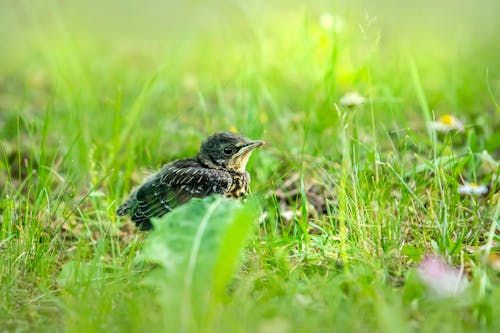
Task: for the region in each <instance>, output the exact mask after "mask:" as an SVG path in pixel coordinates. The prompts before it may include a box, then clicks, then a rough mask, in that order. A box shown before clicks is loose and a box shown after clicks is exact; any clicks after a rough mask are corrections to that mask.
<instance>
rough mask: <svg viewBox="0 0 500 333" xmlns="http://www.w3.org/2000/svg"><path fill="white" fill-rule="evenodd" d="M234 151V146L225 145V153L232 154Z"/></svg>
mask: <svg viewBox="0 0 500 333" xmlns="http://www.w3.org/2000/svg"><path fill="white" fill-rule="evenodd" d="M232 153H233V148H231V147H224V154H226V155H231V154H232Z"/></svg>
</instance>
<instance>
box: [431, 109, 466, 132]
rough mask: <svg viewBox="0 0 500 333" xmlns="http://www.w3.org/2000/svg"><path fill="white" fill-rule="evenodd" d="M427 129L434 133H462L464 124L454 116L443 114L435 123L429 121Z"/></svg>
mask: <svg viewBox="0 0 500 333" xmlns="http://www.w3.org/2000/svg"><path fill="white" fill-rule="evenodd" d="M429 127H430V128H431V129H433V130H435V131H438V132H443V133H448V132H450V131H458V132H463V131H464V124H463V123H462V122H461V121H460V120H458V119H457V117H455V116H454V115H451V114H445V115H442V116H441V117H439V119H438V120H437V121H431V122H430V123H429Z"/></svg>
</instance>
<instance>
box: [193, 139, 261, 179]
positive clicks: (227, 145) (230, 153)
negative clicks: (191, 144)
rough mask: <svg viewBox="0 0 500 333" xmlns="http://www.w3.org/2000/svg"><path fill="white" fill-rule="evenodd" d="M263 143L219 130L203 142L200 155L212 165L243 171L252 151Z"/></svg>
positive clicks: (206, 162) (205, 161)
mask: <svg viewBox="0 0 500 333" xmlns="http://www.w3.org/2000/svg"><path fill="white" fill-rule="evenodd" d="M263 144H264V142H263V141H259V140H251V139H248V138H246V137H244V136H242V135H240V134H237V133H230V132H218V133H215V134H214V135H212V136H209V137H208V138H206V139H205V141H203V142H202V144H201V148H200V153H199V155H198V156H199V158H200V159H201V160H202V161H203V163H205V164H206V165H208V166H210V167H214V168H217V169H224V170H230V171H239V172H243V171H245V167H246V165H247V162H248V158H249V157H250V155H251V154H252V151H253V150H254V149H255V148H257V147H260V146H262V145H263Z"/></svg>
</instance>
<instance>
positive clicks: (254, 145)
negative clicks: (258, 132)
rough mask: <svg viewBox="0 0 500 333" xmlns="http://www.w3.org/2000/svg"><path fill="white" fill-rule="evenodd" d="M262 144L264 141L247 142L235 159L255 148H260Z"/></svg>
mask: <svg viewBox="0 0 500 333" xmlns="http://www.w3.org/2000/svg"><path fill="white" fill-rule="evenodd" d="M264 143H265V142H264V141H260V140H251V141H250V142H248V143H247V144H245V145H244V146H243V147H241V148H240V150H239V151H238V153H237V154H236V155H235V157H237V156H241V155H243V154H245V153H246V152H249V151H252V150H254V149H255V148H258V147H260V146H262V145H263V144H264Z"/></svg>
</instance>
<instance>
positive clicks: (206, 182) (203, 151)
mask: <svg viewBox="0 0 500 333" xmlns="http://www.w3.org/2000/svg"><path fill="white" fill-rule="evenodd" d="M263 144H264V142H262V141H256V140H250V139H248V138H246V137H244V136H241V135H239V134H235V133H229V132H219V133H216V134H214V135H212V136H210V137H208V138H207V139H206V140H205V141H203V142H202V144H201V147H200V151H199V153H198V154H197V155H196V156H195V157H192V158H186V159H182V160H177V161H174V162H171V163H168V164H165V165H164V166H163V167H162V168H161V169H160V171H158V172H157V173H155V174H154V175H152V176H151V177H150V178H148V179H147V180H146V181H145V182H144V183H143V184H142V185H140V186H139V187H138V188H136V189H135V190H134V191H133V192H132V194H131V195H130V197H129V198H128V199H127V201H125V202H124V203H123V204H122V205H121V206H120V207H118V210H117V214H118V215H120V216H124V215H126V214H130V216H131V219H132V221H133V222H134V223H135V224H136V226H137V227H138V228H139V229H140V230H149V229H151V228H152V224H151V221H150V218H152V217H161V216H163V215H165V214H166V213H168V212H169V211H171V210H172V209H173V208H174V207H176V206H179V205H182V204H184V203H186V202H187V201H189V200H190V199H192V198H202V197H205V196H208V195H211V194H225V195H226V196H228V197H233V198H240V197H242V196H244V195H245V194H246V193H247V192H248V186H249V183H250V176H249V174H248V172H247V171H246V170H245V167H246V164H247V162H248V158H249V157H250V155H251V153H252V151H253V150H254V149H255V148H257V147H260V146H261V145H263Z"/></svg>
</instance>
